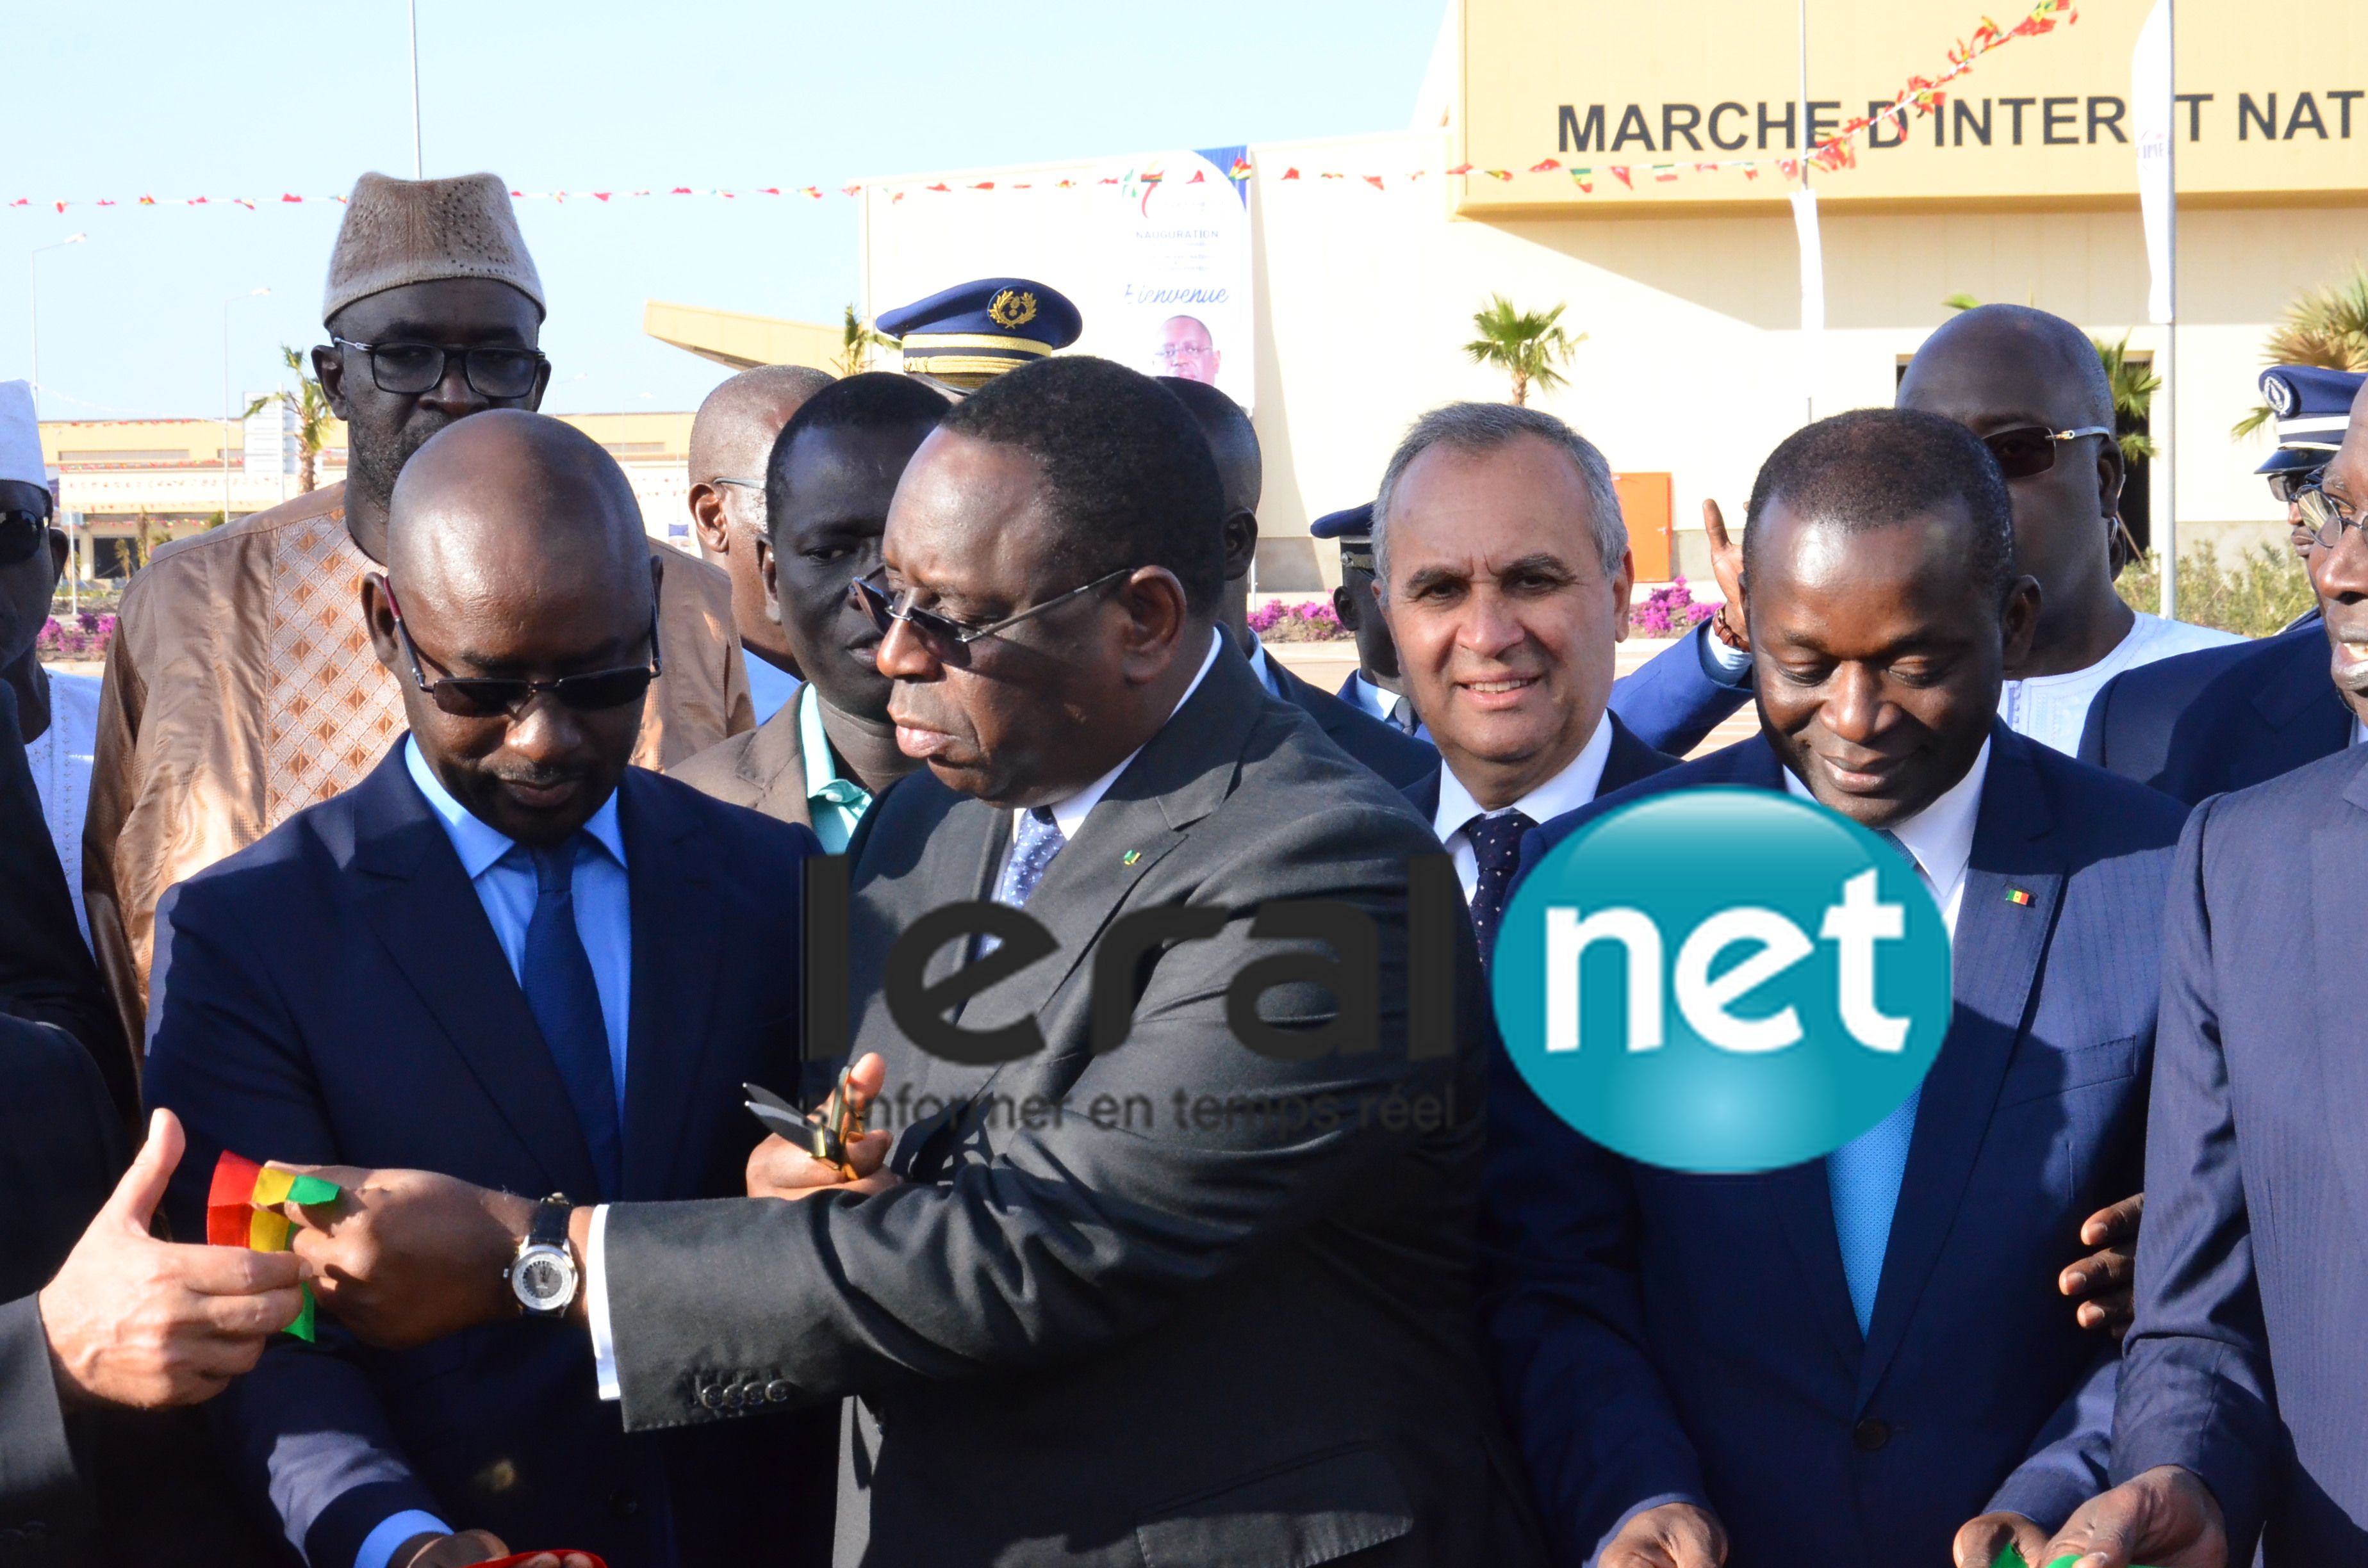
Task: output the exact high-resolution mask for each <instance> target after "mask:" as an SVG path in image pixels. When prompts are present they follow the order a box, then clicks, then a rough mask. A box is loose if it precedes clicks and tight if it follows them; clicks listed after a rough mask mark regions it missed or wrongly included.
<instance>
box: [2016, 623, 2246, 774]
mask: <svg viewBox="0 0 2368 1568" xmlns="http://www.w3.org/2000/svg"><path fill="white" fill-rule="evenodd" d="M2243 641H2245V640H2244V639H2243V638H2242V637H2239V636H2237V634H2236V633H2235V632H2233V631H2219V630H2217V629H2216V628H2214V627H2209V626H2196V625H2192V624H2191V623H2189V622H2187V621H2184V620H2165V619H2163V618H2162V617H2160V616H2158V615H2148V614H2146V611H2144V610H2140V611H2138V612H2137V614H2136V616H2135V619H2132V621H2131V622H2130V630H2129V635H2127V636H2126V637H2123V639H2122V640H2121V641H2120V642H2116V643H2115V644H2113V651H2112V653H2108V654H2106V655H2105V656H2104V657H2103V658H2101V659H2100V660H2098V661H2097V662H2096V663H2095V664H2093V665H2089V667H2088V668H2087V669H2084V670H2067V671H2066V672H2065V673H2064V674H2062V675H2060V676H2032V677H2030V678H2029V679H2027V680H2010V681H2007V682H2006V683H2004V684H2003V685H2001V686H2000V687H1998V717H1999V718H2001V719H2003V720H2005V721H2006V727H2007V728H2008V729H2009V730H2012V731H2013V732H2014V733H2016V734H2018V735H2025V736H2028V737H2030V738H2031V739H2032V740H2034V741H2037V742H2038V743H2039V744H2041V745H2044V746H2053V747H2055V749H2056V750H2057V751H2060V752H2062V753H2064V754H2065V755H2066V756H2079V755H2080V732H2081V731H2082V730H2084V729H2086V728H2087V727H2088V723H2089V703H2091V702H2093V701H2095V700H2096V697H2097V693H2099V692H2100V691H2102V690H2103V689H2104V688H2105V683H2106V682H2107V681H2109V680H2111V679H2112V678H2113V677H2114V676H2117V675H2120V674H2121V673H2122V672H2123V670H2134V669H2135V668H2137V667H2138V666H2139V665H2150V664H2153V663H2154V662H2155V661H2156V660H2157V659H2168V658H2169V657H2170V656H2171V655H2172V654H2174V653H2193V652H2195V651H2196V650H2197V649H2199V648H2223V647H2226V646H2227V645H2228V644H2229V643H2231V642H2243Z"/></svg>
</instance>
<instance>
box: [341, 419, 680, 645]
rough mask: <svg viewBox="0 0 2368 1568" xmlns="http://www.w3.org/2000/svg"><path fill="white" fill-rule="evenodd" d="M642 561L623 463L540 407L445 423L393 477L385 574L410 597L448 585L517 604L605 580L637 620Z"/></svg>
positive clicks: (644, 549)
mask: <svg viewBox="0 0 2368 1568" xmlns="http://www.w3.org/2000/svg"><path fill="white" fill-rule="evenodd" d="M648 562H649V546H648V544H647V542H646V537H645V535H644V533H643V528H642V508H641V503H640V502H638V501H636V500H635V499H634V498H633V489H632V485H631V484H629V483H626V480H625V472H624V470H622V469H620V468H619V467H618V466H617V460H616V459H614V458H612V457H610V456H609V454H608V453H607V452H605V451H603V450H602V449H601V448H600V445H599V443H598V442H597V441H595V440H593V439H592V437H589V436H586V434H584V432H582V431H581V430H578V429H576V428H575V426H572V425H566V424H563V423H562V422H560V421H559V420H556V419H553V418H551V417H550V416H549V415H541V414H528V413H525V412H523V411H521V410H516V409H495V410H492V411H490V412H488V413H485V414H482V415H478V416H476V417H475V418H473V419H464V420H462V421H461V422H460V423H458V424H456V425H451V426H447V427H446V428H445V429H444V430H442V431H441V432H439V433H438V435H437V436H436V437H435V438H434V439H432V440H430V441H429V442H428V443H427V445H426V446H424V447H422V448H420V449H419V454H418V455H417V456H416V457H415V458H413V459H412V460H411V461H410V462H409V463H407V464H406V465H404V471H403V474H402V477H400V478H399V479H397V480H396V481H395V485H394V501H393V506H392V507H391V509H390V511H389V522H388V525H387V570H388V574H389V575H391V576H392V577H393V580H394V582H395V583H396V585H397V586H398V590H399V591H403V592H406V593H408V594H410V595H413V596H416V597H427V596H429V595H430V594H434V593H438V592H439V591H440V590H441V589H443V588H445V587H448V586H449V587H450V588H451V589H453V590H456V591H458V592H459V593H461V594H463V595H465V596H469V597H477V596H480V595H493V594H497V595H498V596H499V597H501V598H502V599H503V600H505V601H506V602H510V603H514V604H518V605H520V606H524V605H526V604H528V603H530V602H531V601H533V600H536V599H538V598H541V597H546V594H547V593H548V592H559V593H563V594H564V595H569V596H572V595H573V594H575V593H577V592H580V591H583V590H585V589H595V590H597V589H598V587H599V586H600V585H603V584H606V585H611V586H613V587H614V588H615V589H616V591H617V592H619V593H620V594H621V595H623V596H624V599H625V601H626V602H628V603H630V604H632V605H633V606H635V607H637V608H635V609H634V610H633V612H632V613H633V615H634V616H635V617H637V618H638V617H641V616H643V615H645V614H646V609H647V605H648V595H649V565H648Z"/></svg>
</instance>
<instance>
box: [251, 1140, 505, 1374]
mask: <svg viewBox="0 0 2368 1568" xmlns="http://www.w3.org/2000/svg"><path fill="white" fill-rule="evenodd" d="M274 1167H275V1168H276V1169H280V1170H290V1171H298V1172H301V1173H302V1174H304V1175H306V1176H322V1177H324V1178H326V1179H327V1180H330V1181H333V1182H336V1184H337V1185H338V1187H342V1188H343V1189H344V1190H343V1191H341V1192H339V1193H338V1194H337V1197H336V1201H335V1202H331V1203H314V1204H310V1205H305V1204H297V1203H290V1204H287V1205H285V1206H284V1207H285V1210H286V1211H287V1214H288V1218H289V1220H290V1221H292V1223H293V1225H294V1230H293V1232H292V1233H291V1234H290V1238H289V1245H290V1247H291V1248H292V1249H293V1250H294V1252H295V1254H296V1256H298V1257H300V1258H302V1259H303V1261H304V1263H305V1265H306V1266H307V1267H309V1268H310V1269H311V1270H312V1271H313V1294H314V1295H315V1296H316V1297H318V1298H319V1300H320V1302H321V1305H322V1306H323V1307H324V1308H326V1309H327V1310H328V1311H330V1312H333V1313H335V1314H336V1318H337V1321H338V1322H340V1323H342V1324H345V1325H346V1326H347V1328H349V1329H351V1330H353V1332H354V1334H355V1335H356V1336H357V1337H358V1338H359V1339H361V1340H362V1341H363V1342H364V1343H365V1344H370V1345H376V1346H382V1347H384V1348H387V1349H393V1350H407V1349H409V1348H411V1347H412V1346H416V1345H425V1344H427V1342H428V1341H430V1340H433V1339H441V1338H442V1337H444V1335H448V1334H453V1333H457V1332H458V1331H460V1330H461V1329H464V1328H473V1327H475V1326H476V1325H477V1324H482V1323H493V1322H496V1321H498V1320H500V1319H502V1318H505V1317H509V1316H511V1315H513V1314H514V1313H515V1312H517V1310H518V1303H517V1300H516V1298H515V1297H513V1296H512V1295H511V1293H510V1290H509V1287H508V1285H507V1284H506V1283H505V1282H504V1279H503V1273H504V1271H505V1270H506V1269H507V1268H508V1267H509V1265H510V1262H511V1260H512V1259H513V1258H514V1257H515V1256H517V1254H518V1238H519V1237H521V1236H523V1235H525V1234H526V1233H527V1228H528V1226H529V1224H531V1223H532V1221H533V1219H534V1203H533V1200H532V1199H525V1198H518V1197H516V1196H513V1195H512V1194H509V1193H507V1192H489V1191H487V1190H486V1189H484V1187H472V1186H471V1185H470V1184H469V1183H467V1182H465V1181H461V1180H459V1179H458V1178H456V1177H453V1176H438V1175H436V1174H434V1173H433V1172H430V1171H402V1170H384V1171H371V1170H358V1169H355V1168H353V1167H350V1166H345V1165H280V1164H279V1163H278V1162H274Z"/></svg>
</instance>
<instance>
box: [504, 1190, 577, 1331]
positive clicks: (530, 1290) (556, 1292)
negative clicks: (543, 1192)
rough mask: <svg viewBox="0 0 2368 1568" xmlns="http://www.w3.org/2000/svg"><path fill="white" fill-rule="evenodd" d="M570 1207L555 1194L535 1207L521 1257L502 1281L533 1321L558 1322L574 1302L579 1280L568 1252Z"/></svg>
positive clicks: (573, 1257) (565, 1200) (520, 1250)
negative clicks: (542, 1319) (505, 1281)
mask: <svg viewBox="0 0 2368 1568" xmlns="http://www.w3.org/2000/svg"><path fill="white" fill-rule="evenodd" d="M570 1208H571V1205H570V1204H569V1203H568V1201H567V1199H566V1197H565V1195H564V1194H554V1195H552V1197H549V1198H546V1199H543V1200H542V1201H541V1203H539V1204H537V1205H535V1210H534V1221H533V1223H531V1224H530V1225H529V1226H528V1227H527V1232H526V1240H524V1241H522V1242H520V1243H518V1257H517V1258H516V1260H515V1261H513V1262H512V1263H511V1264H510V1266H509V1267H508V1268H507V1269H505V1270H503V1275H502V1277H503V1278H506V1279H507V1280H508V1281H509V1284H510V1293H511V1294H512V1295H515V1296H516V1297H517V1298H518V1305H519V1306H521V1307H523V1308H525V1309H526V1315H527V1316H529V1317H530V1318H555V1317H557V1316H559V1315H560V1314H561V1313H563V1312H565V1311H567V1308H568V1304H569V1303H570V1302H572V1301H575V1289H576V1285H577V1283H578V1281H579V1278H580V1277H579V1276H578V1274H577V1272H576V1268H575V1254H574V1253H571V1252H569V1251H568V1250H567V1216H568V1213H569V1211H570Z"/></svg>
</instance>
